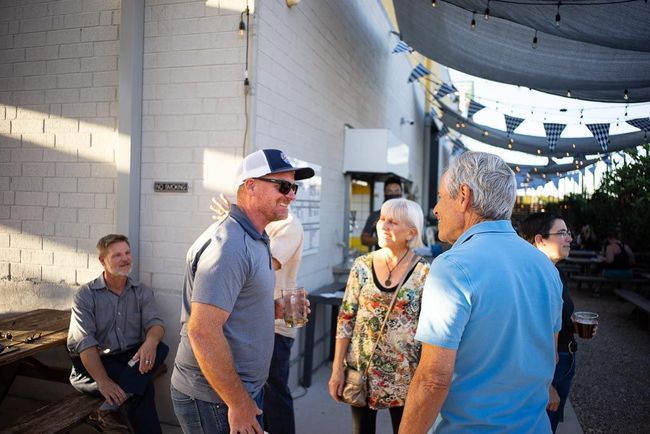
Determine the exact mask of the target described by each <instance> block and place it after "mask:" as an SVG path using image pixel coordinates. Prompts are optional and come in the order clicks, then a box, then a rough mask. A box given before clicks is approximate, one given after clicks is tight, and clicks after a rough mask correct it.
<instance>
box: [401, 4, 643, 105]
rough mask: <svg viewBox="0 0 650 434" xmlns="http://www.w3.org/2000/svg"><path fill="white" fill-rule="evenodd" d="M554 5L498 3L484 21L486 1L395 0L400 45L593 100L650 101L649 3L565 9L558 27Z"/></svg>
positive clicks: (474, 70) (501, 78)
mask: <svg viewBox="0 0 650 434" xmlns="http://www.w3.org/2000/svg"><path fill="white" fill-rule="evenodd" d="M538 2H539V0H538ZM548 3H549V4H548V6H546V5H541V6H540V5H537V6H536V5H518V4H512V3H504V2H497V1H493V2H491V3H490V15H491V17H490V19H489V20H487V21H486V20H484V19H483V11H484V9H485V7H486V4H487V1H477V0H449V1H446V0H445V1H443V0H438V2H437V7H435V8H433V7H431V1H430V0H394V4H395V12H396V16H397V21H398V24H399V29H400V33H401V35H402V39H403V40H404V41H405V42H406V43H407V44H409V45H410V46H411V47H413V48H414V49H416V50H417V51H418V52H420V53H422V54H423V55H425V56H427V57H428V58H430V59H432V60H434V61H436V62H439V63H441V64H442V65H445V66H448V67H450V68H454V69H457V70H459V71H462V72H465V73H467V74H471V75H474V76H477V77H482V78H486V79H489V80H493V81H497V82H502V83H508V84H513V85H520V86H526V87H529V88H534V89H539V90H543V91H545V92H550V93H555V94H559V95H564V94H566V92H567V90H571V93H572V95H573V96H575V97H578V98H582V99H587V100H597V101H610V102H644V101H650V24H649V23H650V4H647V3H645V2H643V1H636V2H632V3H624V4H610V5H585V6H577V5H562V6H561V8H560V14H561V17H562V20H561V25H560V26H559V27H556V26H555V14H556V12H557V1H552V2H551V1H549V2H548ZM471 11H476V12H477V13H476V16H475V19H476V22H477V25H476V29H475V30H473V31H472V30H471V29H470V21H471V19H472V12H471ZM535 30H538V44H537V48H532V45H531V43H532V39H533V36H534V33H535ZM624 89H627V90H628V91H629V99H628V100H627V101H626V100H624V99H623V90H624Z"/></svg>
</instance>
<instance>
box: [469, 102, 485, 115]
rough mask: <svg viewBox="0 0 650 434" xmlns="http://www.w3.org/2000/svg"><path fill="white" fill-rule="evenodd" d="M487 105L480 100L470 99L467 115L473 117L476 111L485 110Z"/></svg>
mask: <svg viewBox="0 0 650 434" xmlns="http://www.w3.org/2000/svg"><path fill="white" fill-rule="evenodd" d="M484 108H485V106H484V105H483V104H481V103H480V102H476V101H474V100H470V102H469V109H468V110H467V117H468V118H471V117H472V116H474V115H475V114H476V113H478V112H480V111H481V110H483V109H484Z"/></svg>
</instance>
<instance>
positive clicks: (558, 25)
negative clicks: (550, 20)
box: [555, 2, 562, 27]
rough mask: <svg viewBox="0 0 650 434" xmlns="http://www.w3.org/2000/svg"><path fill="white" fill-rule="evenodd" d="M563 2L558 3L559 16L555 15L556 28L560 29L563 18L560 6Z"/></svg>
mask: <svg viewBox="0 0 650 434" xmlns="http://www.w3.org/2000/svg"><path fill="white" fill-rule="evenodd" d="M561 4H562V2H557V14H556V15H555V26H556V27H560V21H561V20H562V17H560V5H561Z"/></svg>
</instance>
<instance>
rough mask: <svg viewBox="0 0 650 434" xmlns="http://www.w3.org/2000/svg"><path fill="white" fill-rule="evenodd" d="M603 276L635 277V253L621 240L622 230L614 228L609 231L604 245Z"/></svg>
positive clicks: (615, 277)
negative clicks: (633, 269) (633, 267)
mask: <svg viewBox="0 0 650 434" xmlns="http://www.w3.org/2000/svg"><path fill="white" fill-rule="evenodd" d="M602 259H603V268H604V270H603V277H605V278H606V279H631V278H632V277H634V273H633V272H632V265H634V253H633V252H632V249H630V246H628V245H627V244H623V243H622V242H621V232H620V231H619V230H617V229H612V230H610V231H608V232H607V241H605V245H604V246H603V251H602Z"/></svg>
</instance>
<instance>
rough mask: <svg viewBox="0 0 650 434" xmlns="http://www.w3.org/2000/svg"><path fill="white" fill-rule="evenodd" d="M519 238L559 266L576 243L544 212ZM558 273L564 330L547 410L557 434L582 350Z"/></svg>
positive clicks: (557, 219)
mask: <svg viewBox="0 0 650 434" xmlns="http://www.w3.org/2000/svg"><path fill="white" fill-rule="evenodd" d="M519 235H521V236H522V237H523V238H524V239H525V240H526V241H528V242H530V243H531V244H532V245H534V246H535V247H537V248H538V249H539V250H541V251H542V252H543V253H544V254H546V256H548V258H549V259H550V260H551V261H552V262H553V263H554V264H556V265H557V263H558V262H560V261H562V260H564V259H566V258H567V256H569V251H570V250H571V241H572V238H571V231H569V230H568V229H567V226H566V223H565V222H564V220H562V218H561V217H559V216H557V215H554V214H547V213H542V212H540V213H535V214H531V215H529V216H528V217H527V218H526V219H525V220H524V221H523V222H521V225H520V226H519ZM558 271H559V272H560V278H561V279H562V302H563V304H562V329H561V330H560V333H559V335H558V340H557V352H558V356H559V360H558V363H557V365H556V366H555V375H554V376H553V382H552V383H551V388H550V390H549V402H548V405H547V407H546V412H547V413H548V417H549V419H550V420H551V428H552V429H553V432H555V430H556V429H557V426H558V424H559V423H560V422H562V421H563V420H564V405H565V404H566V400H567V397H568V396H569V390H570V388H571V382H572V380H573V376H574V375H575V352H576V350H577V349H578V345H577V343H576V341H575V339H574V335H573V333H574V329H573V320H572V319H571V315H572V314H573V310H574V306H573V300H572V299H571V295H570V294H569V289H568V287H567V280H566V276H565V275H564V273H563V272H562V271H561V270H558ZM595 334H596V333H595V331H594V335H595Z"/></svg>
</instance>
